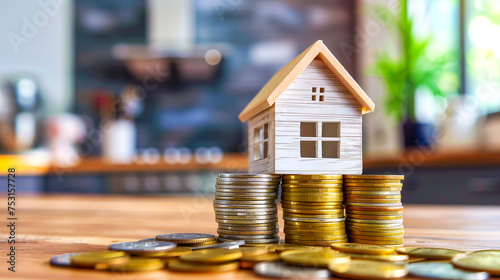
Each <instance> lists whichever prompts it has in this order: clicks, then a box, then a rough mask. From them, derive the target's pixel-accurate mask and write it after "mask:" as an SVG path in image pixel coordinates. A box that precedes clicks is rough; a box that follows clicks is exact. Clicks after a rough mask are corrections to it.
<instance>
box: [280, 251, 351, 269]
mask: <svg viewBox="0 0 500 280" xmlns="http://www.w3.org/2000/svg"><path fill="white" fill-rule="evenodd" d="M281 259H282V260H283V261H284V262H286V263H288V264H293V265H302V266H312V267H328V264H330V263H335V264H344V263H348V262H349V261H350V260H351V258H350V257H349V256H347V255H345V254H342V253H338V252H334V251H332V250H325V249H323V250H321V249H319V250H314V249H301V250H290V251H285V252H281Z"/></svg>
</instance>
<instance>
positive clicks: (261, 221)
mask: <svg viewBox="0 0 500 280" xmlns="http://www.w3.org/2000/svg"><path fill="white" fill-rule="evenodd" d="M215 221H216V222H217V223H223V224H233V225H237V224H239V225H241V224H243V225H255V224H273V223H277V222H278V218H275V219H259V220H253V219H244V220H227V219H215Z"/></svg>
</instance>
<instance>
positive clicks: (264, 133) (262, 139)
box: [253, 123, 269, 160]
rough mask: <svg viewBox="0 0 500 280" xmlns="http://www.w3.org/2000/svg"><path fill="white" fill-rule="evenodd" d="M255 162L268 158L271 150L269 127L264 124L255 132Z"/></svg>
mask: <svg viewBox="0 0 500 280" xmlns="http://www.w3.org/2000/svg"><path fill="white" fill-rule="evenodd" d="M253 139H254V141H253V160H259V159H265V158H267V154H268V149H269V126H268V124H267V123H266V124H264V125H262V126H259V127H256V128H254V130H253Z"/></svg>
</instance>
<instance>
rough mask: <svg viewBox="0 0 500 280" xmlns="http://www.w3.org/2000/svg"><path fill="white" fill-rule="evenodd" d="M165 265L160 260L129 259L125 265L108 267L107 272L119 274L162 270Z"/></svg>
mask: <svg viewBox="0 0 500 280" xmlns="http://www.w3.org/2000/svg"><path fill="white" fill-rule="evenodd" d="M164 266H165V264H164V263H163V262H162V261H161V260H160V259H151V258H131V259H130V260H128V261H127V262H125V263H122V264H116V265H110V266H109V267H108V269H109V270H112V271H120V272H139V271H152V270H158V269H162V268H163V267H164Z"/></svg>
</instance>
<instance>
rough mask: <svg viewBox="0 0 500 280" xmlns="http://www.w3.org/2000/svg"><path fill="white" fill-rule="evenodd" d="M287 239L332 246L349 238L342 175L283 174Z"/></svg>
mask: <svg viewBox="0 0 500 280" xmlns="http://www.w3.org/2000/svg"><path fill="white" fill-rule="evenodd" d="M281 186H282V192H281V205H282V206H283V219H284V220H285V227H284V232H285V242H286V243H292V244H301V245H310V246H330V245H331V244H332V243H338V242H347V234H346V231H345V218H344V209H343V207H342V200H343V196H342V175H283V182H282V185H281Z"/></svg>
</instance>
